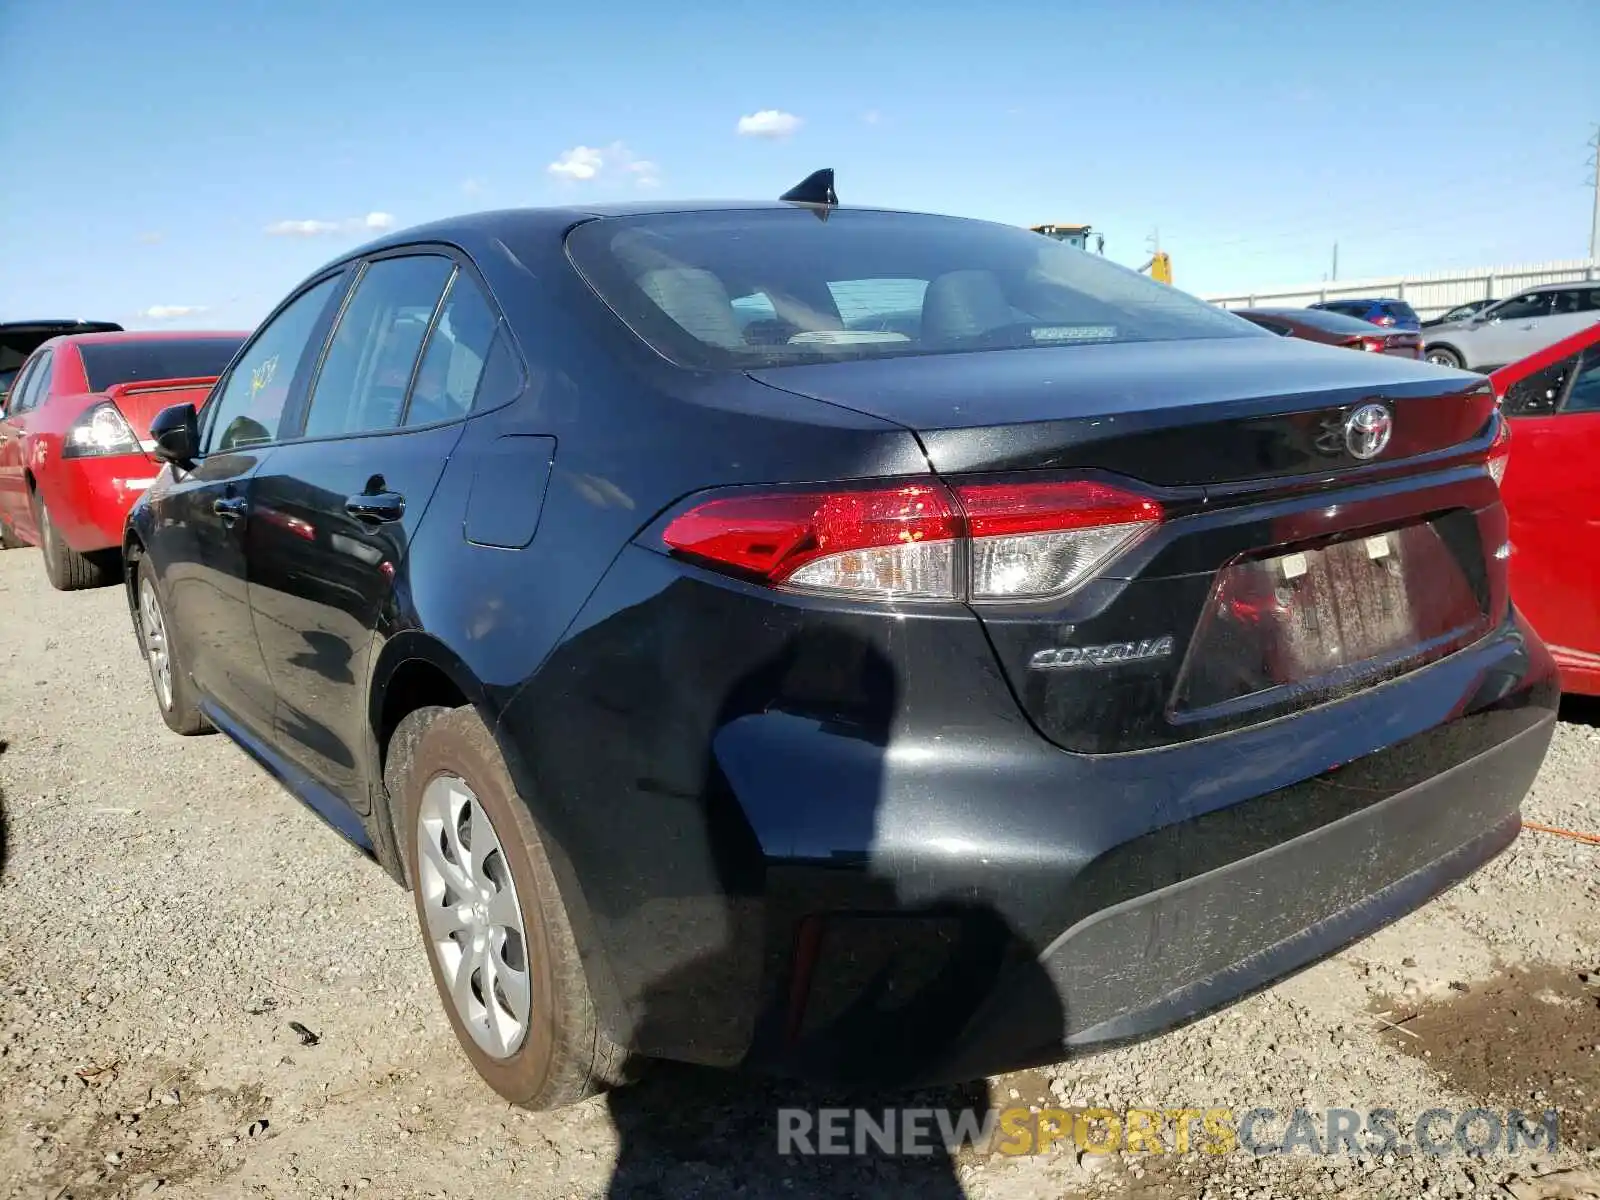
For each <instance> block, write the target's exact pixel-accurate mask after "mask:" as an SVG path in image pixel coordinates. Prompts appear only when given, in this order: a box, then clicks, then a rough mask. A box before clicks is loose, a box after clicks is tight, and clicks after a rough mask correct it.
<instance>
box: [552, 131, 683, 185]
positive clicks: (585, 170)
mask: <svg viewBox="0 0 1600 1200" xmlns="http://www.w3.org/2000/svg"><path fill="white" fill-rule="evenodd" d="M545 169H546V170H547V171H549V172H550V174H552V175H555V176H557V177H558V178H561V179H565V180H566V181H567V182H569V183H576V182H586V181H588V180H591V179H601V180H605V179H618V178H622V179H631V180H632V181H633V185H634V187H639V188H653V187H659V186H660V184H661V167H660V166H659V165H658V164H657V163H653V162H651V161H650V160H649V159H647V158H640V157H639V156H638V155H636V154H634V152H633V151H632V150H630V149H628V146H627V143H626V142H612V143H611V144H610V145H609V146H602V147H596V146H574V147H573V148H572V149H570V150H563V151H562V152H561V156H560V157H559V158H557V159H556V160H555V162H553V163H551V164H550V165H549V166H548V167H546V168H545Z"/></svg>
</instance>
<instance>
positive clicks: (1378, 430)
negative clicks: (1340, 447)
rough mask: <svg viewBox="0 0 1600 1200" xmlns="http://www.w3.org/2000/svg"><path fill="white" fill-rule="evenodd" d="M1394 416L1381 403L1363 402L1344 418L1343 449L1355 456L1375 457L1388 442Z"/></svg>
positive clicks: (1363, 457)
mask: <svg viewBox="0 0 1600 1200" xmlns="http://www.w3.org/2000/svg"><path fill="white" fill-rule="evenodd" d="M1393 432H1394V418H1393V417H1392V416H1390V415H1389V410H1388V409H1387V408H1385V407H1384V406H1383V405H1381V404H1363V405H1362V406H1361V407H1360V408H1358V409H1356V410H1355V412H1353V413H1351V414H1350V415H1349V417H1347V418H1346V419H1345V423H1344V445H1345V449H1347V450H1348V451H1350V453H1351V454H1353V455H1355V456H1356V457H1357V458H1362V459H1366V458H1377V457H1378V455H1380V454H1382V453H1383V448H1384V447H1385V446H1387V445H1388V444H1389V435H1390V434H1392V433H1393Z"/></svg>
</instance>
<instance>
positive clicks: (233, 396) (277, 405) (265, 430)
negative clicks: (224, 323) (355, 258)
mask: <svg viewBox="0 0 1600 1200" xmlns="http://www.w3.org/2000/svg"><path fill="white" fill-rule="evenodd" d="M342 280H343V276H339V275H335V276H334V277H332V278H331V279H324V280H323V281H322V282H321V283H319V284H316V285H315V286H313V287H311V288H308V289H307V290H306V291H304V292H302V293H301V294H300V295H299V296H297V297H295V299H294V300H292V301H290V303H289V305H288V307H286V308H285V309H284V310H283V311H282V312H280V313H278V315H277V316H275V317H273V318H272V319H271V320H270V321H268V322H267V324H266V325H265V326H264V327H263V328H262V330H261V331H260V333H258V334H257V335H256V336H255V339H254V340H253V341H252V342H251V343H250V344H249V345H248V346H246V347H245V350H244V353H243V354H241V355H240V356H239V361H238V362H237V363H236V364H234V368H233V370H232V371H230V372H229V373H228V381H227V383H225V384H224V385H223V386H222V391H221V393H220V394H219V395H218V396H216V398H215V399H213V400H212V401H211V402H210V403H208V404H207V405H206V413H207V414H208V418H207V425H206V447H205V448H206V451H207V452H208V453H209V452H210V451H211V450H218V451H226V450H238V449H241V448H243V447H245V446H255V445H260V444H262V443H264V442H271V441H276V440H277V437H278V431H279V426H280V425H281V424H282V423H283V408H284V404H285V403H286V402H287V400H288V398H289V387H290V385H291V384H292V383H293V382H294V377H295V373H296V371H298V369H299V367H300V360H301V358H302V357H304V355H305V352H306V344H307V342H309V341H310V339H311V336H312V334H314V333H315V332H316V331H317V329H318V328H319V324H318V322H319V320H320V319H321V317H322V313H323V310H324V309H325V308H326V307H327V305H328V302H329V301H330V300H331V299H332V298H333V295H334V287H335V285H336V284H338V283H340V282H342Z"/></svg>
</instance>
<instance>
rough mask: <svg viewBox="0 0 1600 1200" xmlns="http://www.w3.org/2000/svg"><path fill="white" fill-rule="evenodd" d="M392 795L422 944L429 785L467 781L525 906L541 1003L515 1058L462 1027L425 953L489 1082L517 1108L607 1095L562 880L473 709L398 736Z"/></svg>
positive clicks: (425, 713)
mask: <svg viewBox="0 0 1600 1200" xmlns="http://www.w3.org/2000/svg"><path fill="white" fill-rule="evenodd" d="M395 736H396V739H397V740H398V744H395V743H392V744H391V745H392V748H393V750H394V751H397V753H394V754H392V755H391V764H390V765H391V768H392V769H391V770H388V771H386V772H385V774H386V775H387V776H388V777H389V779H390V780H391V781H392V782H391V784H390V793H391V797H392V800H393V801H394V802H395V807H396V809H397V812H398V814H399V816H400V821H401V824H402V827H401V831H400V832H401V837H402V844H403V845H404V847H405V858H406V871H407V875H408V877H409V878H410V879H411V880H412V881H413V886H412V898H413V900H414V902H415V906H416V910H417V924H418V928H419V931H420V936H421V937H423V939H424V941H426V938H427V932H426V930H427V919H426V916H425V914H424V910H423V901H422V892H421V889H420V888H418V887H416V886H415V883H414V881H415V880H417V879H418V878H419V875H418V859H417V815H418V811H419V809H420V807H421V804H422V794H423V792H424V790H425V789H426V788H427V785H428V783H429V782H430V781H431V780H433V779H434V778H436V777H438V776H439V775H444V774H451V775H457V776H459V777H461V778H462V779H464V780H466V782H467V784H468V786H470V787H471V788H472V790H473V792H474V793H475V794H476V795H477V798H478V802H479V803H480V804H481V805H482V806H483V809H484V811H485V812H486V813H487V814H488V816H489V820H490V821H491V822H493V824H494V828H495V833H496V834H497V835H498V837H499V839H500V844H501V846H502V847H503V849H504V850H505V857H506V864H507V866H508V867H509V868H510V870H511V876H512V879H513V880H514V881H515V883H516V889H517V899H518V902H519V904H520V905H521V908H522V919H523V925H524V929H525V932H526V942H527V955H528V968H529V969H528V976H529V979H528V982H529V991H530V995H531V1004H530V1011H529V1019H528V1032H527V1036H526V1037H525V1038H524V1040H523V1043H522V1045H521V1046H520V1047H518V1049H517V1051H516V1053H515V1054H513V1055H512V1056H511V1057H510V1058H506V1059H496V1058H491V1057H490V1056H489V1055H487V1054H485V1053H484V1052H483V1051H482V1050H481V1049H479V1047H478V1045H477V1043H476V1042H475V1041H473V1038H472V1035H471V1034H470V1033H469V1032H468V1031H467V1030H466V1029H465V1028H464V1027H463V1026H462V1024H461V1020H460V1018H459V1016H458V1014H457V1013H456V1008H455V1005H454V1003H453V1002H452V1001H451V999H450V995H449V988H448V986H447V984H446V981H445V979H444V976H443V973H442V972H441V970H440V968H439V963H438V961H437V959H436V957H435V955H434V952H433V948H432V947H431V946H428V945H425V946H424V952H425V953H426V954H427V957H428V969H429V971H431V972H432V974H433V982H434V986H435V987H436V989H437V990H438V993H439V1002H440V1005H441V1007H442V1008H443V1010H444V1013H445V1016H446V1018H447V1019H448V1020H449V1022H450V1026H451V1028H452V1029H453V1030H454V1031H455V1035H456V1041H457V1042H458V1043H459V1044H460V1046H461V1049H462V1052H463V1053H464V1054H466V1056H467V1058H468V1059H470V1060H471V1062H472V1065H473V1067H474V1068H475V1069H476V1070H477V1072H478V1074H479V1075H480V1076H482V1077H483V1079H484V1081H485V1082H486V1083H488V1084H489V1086H490V1087H492V1088H493V1089H494V1090H495V1091H496V1092H498V1093H500V1095H501V1096H503V1097H505V1099H507V1100H509V1101H511V1102H512V1103H513V1104H519V1105H523V1106H525V1107H528V1108H535V1109H541V1108H555V1107H560V1106H562V1105H565V1104H571V1103H575V1102H576V1101H578V1100H581V1099H583V1098H584V1097H585V1096H588V1095H591V1094H593V1092H595V1091H597V1090H598V1087H597V1084H598V1080H596V1079H595V1078H594V1076H595V1072H594V1055H595V1023H594V1013H593V1008H592V1006H591V1004H590V1001H589V994H588V988H587V984H586V981H585V980H584V979H583V976H582V973H581V968H580V967H578V964H577V955H576V948H575V946H574V945H573V943H572V934H571V931H570V929H569V928H568V926H567V923H566V913H565V910H564V909H563V908H562V907H561V898H560V895H559V893H558V892H557V891H556V885H555V877H554V874H553V873H552V872H551V870H550V866H549V862H548V860H547V859H546V857H545V854H544V849H543V845H542V843H541V841H540V839H539V834H538V830H537V829H536V828H535V826H534V823H533V818H532V816H531V815H530V814H529V812H528V809H527V806H526V804H524V803H523V801H522V799H521V798H520V797H519V796H518V795H517V791H516V787H515V785H514V784H513V783H512V781H511V776H510V773H509V772H508V771H507V770H506V766H505V761H504V759H502V758H501V756H500V751H499V748H498V747H497V746H496V745H495V742H494V737H493V735H491V734H490V732H489V730H488V729H487V728H486V727H485V726H484V724H483V722H482V720H480V719H479V717H478V715H477V713H476V712H474V711H473V710H472V709H470V708H455V709H443V710H441V709H437V708H431V709H423V710H420V711H419V712H418V713H414V714H412V715H411V716H410V717H408V718H406V720H404V721H402V722H401V724H400V727H399V728H397V730H396V735H395Z"/></svg>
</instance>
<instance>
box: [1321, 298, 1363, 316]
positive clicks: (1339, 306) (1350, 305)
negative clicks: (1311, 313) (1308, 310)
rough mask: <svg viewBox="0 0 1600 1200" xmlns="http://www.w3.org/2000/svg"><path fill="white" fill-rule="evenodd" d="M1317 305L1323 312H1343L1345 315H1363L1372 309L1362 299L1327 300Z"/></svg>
mask: <svg viewBox="0 0 1600 1200" xmlns="http://www.w3.org/2000/svg"><path fill="white" fill-rule="evenodd" d="M1317 307H1318V308H1320V309H1321V310H1322V311H1324V312H1336V313H1343V314H1344V315H1345V316H1347V317H1365V316H1366V315H1367V313H1368V312H1370V311H1371V310H1372V305H1370V304H1368V303H1367V302H1366V301H1364V300H1363V301H1355V300H1329V301H1328V302H1327V303H1326V304H1319V305H1317Z"/></svg>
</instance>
